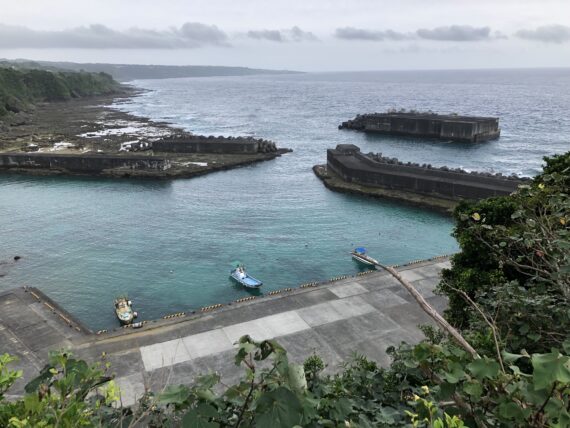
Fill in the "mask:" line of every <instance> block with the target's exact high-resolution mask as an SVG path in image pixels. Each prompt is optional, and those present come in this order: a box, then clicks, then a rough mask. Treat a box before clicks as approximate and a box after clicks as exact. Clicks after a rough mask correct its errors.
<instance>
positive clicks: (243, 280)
mask: <svg viewBox="0 0 570 428" xmlns="http://www.w3.org/2000/svg"><path fill="white" fill-rule="evenodd" d="M230 277H231V278H232V279H233V280H234V281H236V282H237V283H238V284H241V285H243V286H244V287H247V288H259V287H261V286H262V285H263V282H261V281H260V280H258V279H255V278H254V277H252V276H249V275H248V274H247V272H246V271H245V267H244V266H243V265H242V264H238V265H237V266H236V268H235V269H234V270H232V271H231V272H230Z"/></svg>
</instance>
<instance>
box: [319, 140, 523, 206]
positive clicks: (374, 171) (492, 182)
mask: <svg viewBox="0 0 570 428" xmlns="http://www.w3.org/2000/svg"><path fill="white" fill-rule="evenodd" d="M327 168H330V169H331V170H332V171H333V172H335V173H336V174H337V175H339V176H340V177H341V178H342V179H343V180H344V181H346V182H349V183H357V184H362V185H365V186H372V187H382V188H388V189H393V190H403V191H408V192H414V193H418V194H423V195H427V196H437V197H440V198H445V199H450V200H458V199H484V198H489V197H492V196H501V195H508V194H510V193H512V192H513V191H515V190H516V189H517V188H518V186H519V185H520V184H521V183H523V180H521V179H519V178H515V177H506V176H502V175H494V174H485V173H468V172H466V171H462V170H459V169H457V170H450V169H449V168H445V167H443V168H433V167H431V165H424V166H421V165H417V164H411V163H409V164H404V163H402V162H399V161H397V160H396V159H388V158H382V157H381V156H376V159H375V158H374V156H371V155H364V154H362V153H361V152H360V149H359V148H358V147H357V146H354V145H339V146H337V148H336V149H329V150H328V151H327Z"/></svg>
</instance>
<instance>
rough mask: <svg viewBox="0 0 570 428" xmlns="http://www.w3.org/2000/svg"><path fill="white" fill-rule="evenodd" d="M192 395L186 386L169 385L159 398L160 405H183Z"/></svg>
mask: <svg viewBox="0 0 570 428" xmlns="http://www.w3.org/2000/svg"><path fill="white" fill-rule="evenodd" d="M189 395H190V389H189V388H188V387H186V386H184V385H168V386H167V387H166V388H164V391H162V393H161V394H159V396H158V399H157V401H158V403H159V404H182V403H184V401H186V399H188V396H189Z"/></svg>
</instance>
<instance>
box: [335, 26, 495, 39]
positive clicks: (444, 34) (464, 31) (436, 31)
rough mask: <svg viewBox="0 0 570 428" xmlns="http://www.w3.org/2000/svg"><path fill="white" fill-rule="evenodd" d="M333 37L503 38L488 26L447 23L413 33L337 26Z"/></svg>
mask: <svg viewBox="0 0 570 428" xmlns="http://www.w3.org/2000/svg"><path fill="white" fill-rule="evenodd" d="M334 35H335V37H336V38H338V39H344V40H369V41H403V40H422V39H423V40H435V41H448V42H474V41H481V40H491V39H499V38H505V36H504V35H502V34H501V33H498V32H495V33H493V34H492V33H491V28H489V27H472V26H470V25H449V26H443V27H436V28H433V29H426V28H420V29H419V30H417V31H415V32H413V33H402V32H398V31H393V30H383V31H374V30H367V29H363V28H354V27H343V28H337V29H336V31H335V33H334Z"/></svg>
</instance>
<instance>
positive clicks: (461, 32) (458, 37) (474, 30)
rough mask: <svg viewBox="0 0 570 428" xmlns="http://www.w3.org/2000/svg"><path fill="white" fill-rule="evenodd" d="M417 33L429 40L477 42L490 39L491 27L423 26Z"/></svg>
mask: <svg viewBox="0 0 570 428" xmlns="http://www.w3.org/2000/svg"><path fill="white" fill-rule="evenodd" d="M416 34H417V35H418V37H420V38H422V39H427V40H438V41H451V42H475V41H480V40H488V39H490V38H491V29H490V28H489V27H471V26H470V25H450V26H445V27H437V28H434V29H432V30H428V29H425V28H421V29H419V30H418V31H417V32H416Z"/></svg>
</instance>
